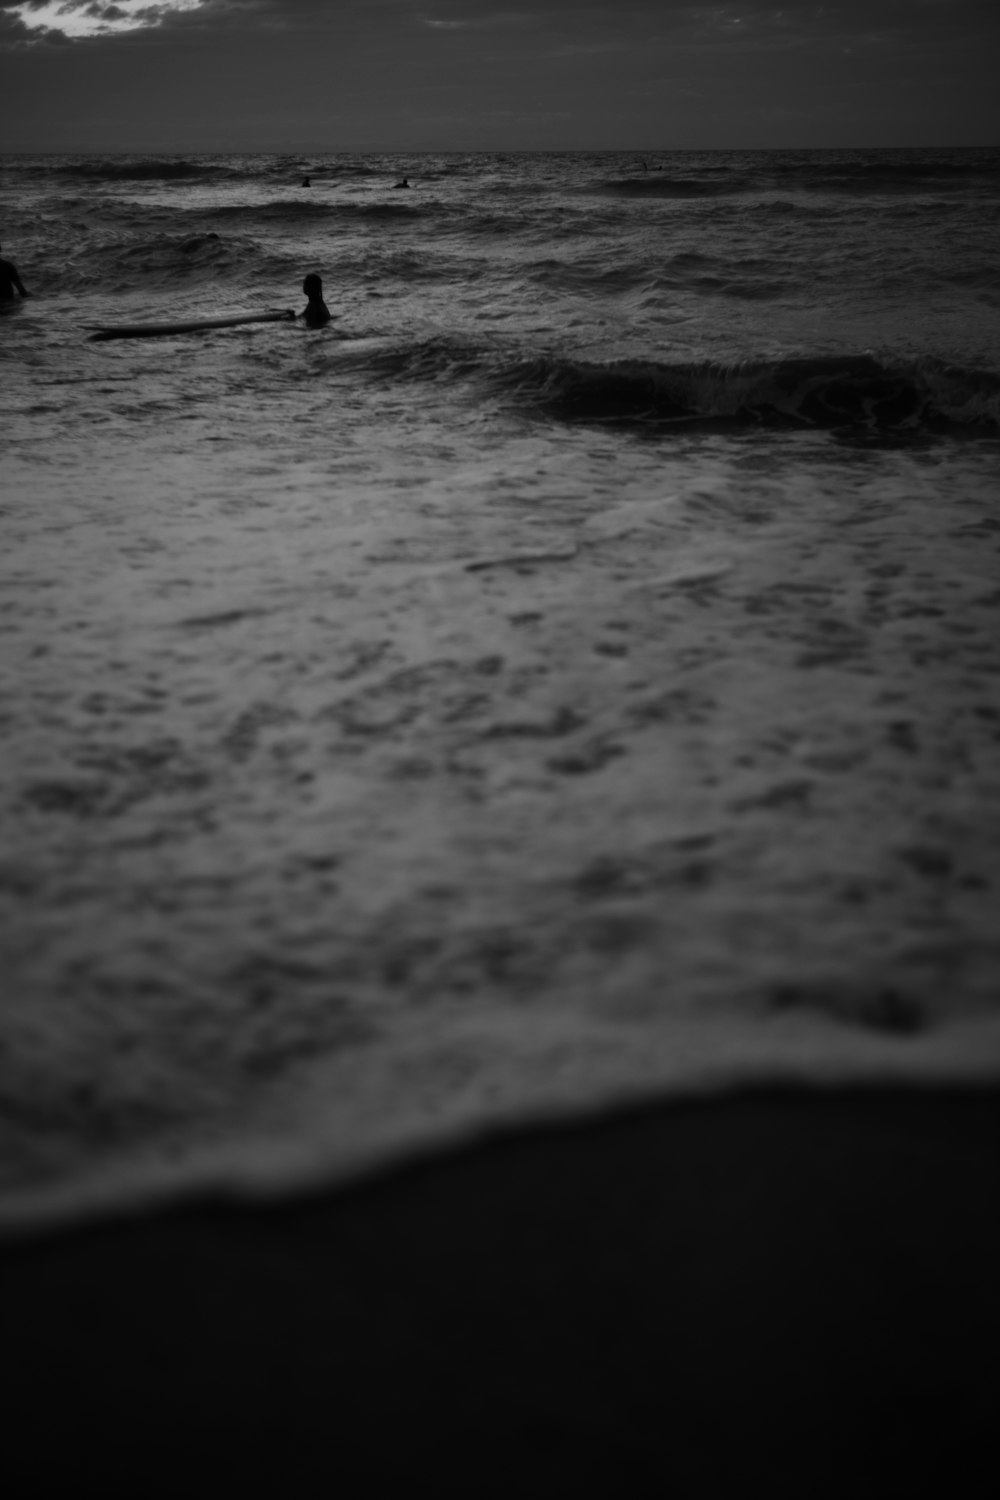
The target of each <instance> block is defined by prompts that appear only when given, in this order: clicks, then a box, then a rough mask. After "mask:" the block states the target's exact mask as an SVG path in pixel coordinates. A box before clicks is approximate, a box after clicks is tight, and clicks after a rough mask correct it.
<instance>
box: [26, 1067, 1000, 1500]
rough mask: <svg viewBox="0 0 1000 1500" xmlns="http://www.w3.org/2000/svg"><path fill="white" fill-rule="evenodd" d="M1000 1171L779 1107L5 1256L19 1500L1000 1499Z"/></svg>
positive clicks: (184, 1213) (989, 1099) (971, 1153)
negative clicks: (441, 1498) (247, 1498)
mask: <svg viewBox="0 0 1000 1500" xmlns="http://www.w3.org/2000/svg"><path fill="white" fill-rule="evenodd" d="M998 1169H1000V1091H998V1090H996V1089H992V1090H983V1089H978V1090H977V1089H967V1090H965V1091H957V1090H930V1089H905V1090H894V1091H892V1090H871V1091H867V1092H863V1091H855V1092H828V1093H816V1092H813V1093H804V1092H774V1091H770V1092H757V1093H744V1094H736V1095H732V1096H729V1097H728V1098H724V1099H719V1100H715V1101H713V1102H699V1103H675V1104H674V1105H663V1106H659V1107H655V1108H647V1109H643V1110H638V1111H633V1112H629V1113H623V1114H620V1115H618V1116H615V1117H610V1118H605V1119H604V1120H600V1121H599V1120H590V1121H588V1122H584V1123H582V1124H579V1125H576V1126H572V1127H565V1128H551V1129H547V1130H543V1131H533V1132H521V1133H512V1134H509V1135H506V1136H502V1137H500V1138H498V1139H497V1140H495V1141H494V1142H492V1143H489V1144H486V1145H481V1146H479V1147H475V1148H469V1149H466V1150H462V1151H457V1152H455V1153H453V1154H450V1155H443V1156H440V1157H438V1158H434V1159H430V1160H427V1161H425V1162H424V1163H422V1164H420V1165H417V1166H410V1167H408V1168H402V1169H397V1170H396V1171H394V1172H391V1173H387V1174H384V1175H382V1176H376V1177H374V1178H371V1179H369V1180H368V1181H366V1182H365V1183H363V1184H362V1185H360V1186H356V1187H353V1188H350V1189H346V1190H341V1191H339V1192H332V1191H328V1192H326V1193H323V1194H317V1195H315V1196H309V1197H302V1198H300V1199H298V1200H294V1201H286V1202H285V1203H284V1205H282V1206H271V1207H267V1208H263V1207H257V1208H254V1207H250V1206H247V1205H245V1204H244V1205H243V1206H240V1207H234V1206H224V1205H220V1204H210V1203H202V1204H200V1205H188V1206H186V1207H175V1208H173V1209H170V1210H166V1211H163V1212H158V1213H151V1214H147V1215H145V1216H135V1217H133V1218H131V1219H126V1220H120V1221H117V1222H114V1221H110V1222H104V1223H101V1224H100V1225H98V1226H96V1227H89V1228H81V1229H79V1230H78V1231H76V1232H74V1233H72V1234H63V1235H61V1236H59V1237H55V1238H39V1239H34V1240H30V1239H29V1240H22V1241H20V1242H14V1243H10V1244H8V1245H7V1246H6V1247H5V1248H4V1250H3V1252H2V1259H3V1277H2V1288H3V1291H2V1299H3V1301H2V1311H0V1323H2V1326H3V1329H4V1354H3V1360H4V1368H5V1371H6V1374H7V1377H8V1383H9V1387H10V1388H9V1390H8V1392H7V1394H6V1396H5V1397H4V1405H3V1410H4V1416H5V1423H4V1426H5V1434H6V1435H5V1442H4V1469H5V1471H6V1473H7V1474H8V1475H9V1474H10V1473H11V1470H12V1468H13V1469H14V1471H15V1472H16V1474H17V1478H18V1481H19V1482H18V1483H17V1484H16V1485H15V1487H14V1488H13V1489H8V1491H7V1493H9V1494H17V1495H26V1494H69V1493H95V1494H104V1495H111V1494H114V1495H118V1494H121V1495H125V1494H127V1495H130V1496H135V1495H149V1494H154V1493H155V1494H161V1493H162V1494H170V1495H179V1494H185V1493H188V1494H211V1493H214V1494H240V1493H245V1492H248V1491H249V1492H250V1493H257V1492H264V1491H266V1492H268V1493H270V1494H281V1495H305V1494H320V1493H327V1492H329V1493H346V1494H357V1495H373V1496H374V1495H396V1494H403V1493H410V1492H415V1491H416V1490H417V1489H418V1488H420V1489H423V1490H425V1491H426V1492H428V1493H432V1494H436V1495H442V1494H448V1495H452V1494H454V1495H463V1496H482V1495H490V1496H492V1495H498V1496H499V1495H503V1496H510V1495H526V1494H527V1495H540V1496H541V1495H545V1496H551V1495H570V1494H572V1495H578V1494H581V1493H586V1492H590V1493H598V1494H600V1493H603V1494H614V1493H618V1494H629V1495H638V1494H645V1493H654V1492H655V1493H664V1494H665V1493H673V1494H679V1495H683V1496H703V1495H736V1494H743V1493H746V1492H747V1491H748V1490H750V1489H751V1488H753V1487H760V1488H761V1489H762V1490H763V1487H764V1486H766V1490H767V1493H769V1494H771V1495H774V1494H782V1495H786V1494H787V1495H789V1496H791V1495H795V1496H797V1497H805V1496H810V1497H814V1496H819V1495H822V1496H826V1495H829V1496H831V1497H832V1496H837V1497H838V1500H839V1497H843V1496H848V1495H849V1496H851V1497H852V1500H853V1497H858V1496H872V1497H876V1496H877V1497H879V1500H882V1497H885V1496H897V1495H898V1496H906V1497H912V1496H915V1495H920V1494H934V1495H938V1496H944V1495H951V1496H958V1495H962V1496H965V1495H979V1494H983V1495H985V1494H987V1493H992V1492H995V1486H996V1485H997V1482H998V1474H997V1469H998V1459H997V1449H996V1444H995V1434H994V1428H995V1417H996V1411H997V1409H998V1407H997V1403H998V1397H1000V1358H998V1350H1000V1277H998V1276H997V1267H998V1266H1000V1192H998V1188H1000V1170H998ZM654 1486H655V1490H654Z"/></svg>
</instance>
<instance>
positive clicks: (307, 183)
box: [302, 177, 312, 187]
mask: <svg viewBox="0 0 1000 1500" xmlns="http://www.w3.org/2000/svg"><path fill="white" fill-rule="evenodd" d="M302 186H303V187H312V178H311V177H303V179H302Z"/></svg>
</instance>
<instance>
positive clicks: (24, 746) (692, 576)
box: [0, 152, 1000, 1222]
mask: <svg viewBox="0 0 1000 1500" xmlns="http://www.w3.org/2000/svg"><path fill="white" fill-rule="evenodd" d="M998 164H1000V158H998V156H997V153H985V152H982V153H971V152H963V153H958V152H949V153H934V154H927V153H924V154H914V153H909V154H908V153H882V154H877V153H872V154H868V155H865V154H859V153H854V154H836V153H801V154H798V155H795V156H792V155H785V154H778V153H757V154H754V153H747V154H737V153H728V154H726V153H718V154H704V155H687V154H685V155H677V156H672V157H671V156H667V155H664V156H662V157H659V158H656V159H652V158H651V159H648V161H647V168H648V170H645V171H644V170H643V169H642V164H641V163H639V162H637V160H636V159H635V158H632V157H621V156H574V157H546V156H537V157H503V158H492V157H429V158H405V159H404V158H396V159H386V158H370V159H361V158H343V157H330V158H326V159H313V160H311V161H308V162H305V161H302V162H295V161H292V160H290V159H287V158H285V159H282V158H260V157H257V158H232V157H229V158H199V159H195V160H192V161H187V162H181V163H177V162H164V161H162V160H160V161H155V160H154V161H150V160H149V159H141V160H127V159H126V160H123V159H109V158H104V159H99V160H75V159H68V158H33V159H26V158H5V159H4V160H3V174H2V182H3V186H4V189H5V196H6V209H5V223H4V247H5V253H6V254H7V255H8V256H10V257H11V258H13V259H15V260H16V261H17V263H18V265H19V267H20V270H21V274H22V277H23V279H24V281H25V282H26V284H27V285H28V287H29V288H30V289H32V290H34V291H37V292H38V294H39V295H38V296H37V299H32V300H30V301H28V302H27V303H25V304H24V305H23V306H18V307H16V308H14V309H8V311H7V312H6V313H5V314H4V316H3V318H2V320H0V340H2V342H0V350H2V356H0V357H2V359H3V364H4V372H5V377H6V378H5V381H4V384H5V391H6V393H7V394H6V397H5V406H6V429H5V445H4V455H3V526H4V543H5V544H4V556H3V564H2V566H3V574H4V589H3V605H2V607H3V622H2V629H3V633H4V651H3V654H2V662H0V671H2V674H3V675H2V704H3V707H2V712H3V722H4V741H5V761H4V763H5V770H6V773H7V774H6V778H5V780H6V785H7V797H6V799H5V808H4V828H3V845H2V850H3V852H2V855H0V903H2V908H3V911H4V917H5V923H4V926H5V931H6V934H7V935H6V938H5V948H6V954H5V968H6V972H7V974H8V976H9V979H10V984H9V990H8V1002H7V1008H6V1019H5V1030H4V1047H5V1050H4V1065H3V1085H2V1090H3V1092H2V1098H3V1107H4V1110H5V1114H6V1118H7V1121H8V1124H9V1131H8V1133H7V1145H6V1147H5V1150H4V1152H3V1156H2V1163H0V1165H2V1169H3V1172H4V1176H5V1178H6V1180H7V1182H8V1184H9V1189H10V1196H9V1199H8V1202H9V1204H10V1208H9V1210H8V1215H9V1217H10V1218H11V1221H12V1222H14V1221H17V1220H18V1216H19V1215H21V1216H24V1215H27V1216H28V1217H30V1216H31V1215H34V1214H37V1213H40V1212H48V1211H50V1210H52V1211H64V1210H65V1211H69V1210H70V1209H72V1210H74V1211H75V1210H76V1209H77V1208H79V1207H83V1208H86V1207H87V1206H93V1205H95V1204H97V1203H99V1202H101V1203H114V1202H119V1201H131V1200H133V1199H134V1198H135V1197H136V1195H139V1196H141V1195H142V1194H143V1193H144V1192H149V1191H154V1190H163V1189H164V1188H167V1189H168V1190H170V1191H177V1190H183V1189H184V1188H185V1187H190V1186H191V1185H193V1184H197V1183H204V1182H206V1181H210V1182H214V1183H218V1182H219V1181H226V1182H230V1183H232V1182H234V1181H236V1182H241V1183H242V1184H243V1185H244V1186H246V1185H247V1184H248V1183H251V1182H257V1183H258V1184H259V1183H266V1184H267V1185H268V1187H269V1188H273V1187H275V1186H278V1185H281V1184H282V1183H283V1182H286V1181H294V1180H297V1178H298V1176H299V1175H301V1174H302V1173H308V1172H313V1171H319V1172H344V1171H350V1170H355V1169H357V1168H358V1167H359V1166H364V1165H366V1164H368V1163H370V1162H371V1161H374V1160H377V1159H379V1158H380V1156H381V1155H382V1154H384V1153H385V1152H387V1151H390V1152H391V1151H398V1150H400V1149H406V1148H407V1147H408V1146H410V1145H413V1144H420V1143H422V1142H424V1141H430V1140H433V1139H436V1138H439V1137H440V1136H442V1135H447V1134H448V1133H449V1132H455V1131H459V1132H461V1131H467V1130H469V1129H472V1128H481V1127H482V1126H483V1125H484V1124H489V1123H490V1122H491V1121H497V1120H505V1119H516V1118H519V1117H521V1116H523V1115H524V1114H525V1113H532V1112H535V1113H537V1112H538V1111H540V1110H541V1111H545V1110H547V1109H551V1108H555V1109H559V1108H563V1107H573V1108H579V1107H585V1106H588V1105H591V1104H594V1103H599V1102H601V1101H603V1100H606V1099H610V1098H614V1097H618V1096H620V1095H621V1094H622V1093H628V1092H629V1091H630V1090H633V1089H642V1090H648V1089H655V1088H668V1089H671V1088H672V1089H675V1090H678V1089H684V1088H689V1087H707V1086H718V1085H720V1084H723V1083H727V1082H732V1081H739V1080H741V1079H749V1078H753V1077H761V1076H774V1075H775V1074H780V1075H783V1076H793V1077H797V1078H805V1079H812V1080H816V1081H821V1080H822V1079H823V1078H826V1077H844V1076H847V1077H857V1078H864V1077H869V1076H886V1075H888V1076H898V1077H904V1078H920V1077H926V1076H929V1075H932V1074H933V1075H938V1076H939V1075H941V1074H942V1073H943V1074H947V1075H948V1076H953V1075H956V1074H957V1075H964V1074H968V1073H970V1072H975V1071H977V1070H982V1069H985V1070H986V1071H988V1072H989V1071H992V1072H995V1069H996V1064H997V1061H998V1059H1000V1051H998V1049H997V1043H996V1024H995V1023H996V1018H995V994H996V977H997V946H996V941H995V938H994V937H993V931H992V912H993V907H994V903H995V891H996V882H997V879H998V877H1000V870H998V868H997V858H998V857H997V855H996V852H995V851H996V849H997V848H998V847H1000V838H998V835H1000V828H998V826H997V813H996V807H997V799H996V792H997V783H998V780H1000V761H998V749H997V746H998V739H1000V700H998V693H997V658H996V646H995V641H996V628H997V611H998V607H1000V577H998V573H1000V569H998V560H997V548H998V543H997V537H998V534H1000V516H998V513H997V505H996V498H995V497H996V492H997V485H996V481H997V456H998V432H1000V429H998V415H1000V396H998V392H1000V336H998V322H997V301H998V294H1000V282H998V278H997V273H996V269H995V268H996V265H997V253H996V252H997V248H998V244H997V240H998V224H1000V176H998ZM306 169H308V170H309V171H310V175H311V179H312V184H313V185H312V187H311V188H309V189H304V188H300V187H299V186H298V183H299V182H300V181H301V176H302V173H303V171H305V170H306ZM403 173H406V174H407V175H408V176H409V179H410V181H411V183H412V184H413V186H412V188H411V189H410V191H409V192H406V191H405V190H396V189H393V187H392V185H391V184H392V183H393V182H394V181H395V180H397V179H398V178H399V177H400V176H401V175H402V174H403ZM308 270H318V271H319V272H320V273H321V274H322V275H323V277H324V285H325V295H326V299H327V301H328V303H329V304H330V306H331V310H332V311H333V312H334V313H335V322H334V324H333V325H332V326H331V328H329V329H327V330H324V331H321V332H317V333H311V332H308V331H306V330H304V329H303V328H301V327H286V326H283V325H280V324H279V325H256V326H248V327H245V328H237V329H230V330H226V331H224V332H217V333H213V334H211V335H206V336H202V337H191V336H186V337H173V338H165V339H164V338H160V339H155V340H139V341H131V340H130V341H122V342H111V343H101V344H94V343H91V342H88V339H87V329H88V327H90V326H92V325H96V324H101V323H106V322H129V323H130V322H135V321H141V320H156V321H160V320H163V319H165V318H168V317H169V318H175V317H176V318H178V319H183V318H189V317H194V316H212V315H216V314H219V313H222V312H231V311H232V312H239V311H248V312H253V311H259V310H261V309H262V308H263V309H266V308H272V307H282V306H285V305H294V306H300V305H301V300H302V299H301V297H300V295H299V293H298V290H297V289H298V285H299V283H300V281H301V277H302V275H303V274H304V273H305V272H306V271H308ZM156 1184H158V1185H159V1186H158V1187H157V1186H155V1185H156ZM59 1204H62V1205H63V1210H59V1209H58V1208H55V1209H53V1205H59Z"/></svg>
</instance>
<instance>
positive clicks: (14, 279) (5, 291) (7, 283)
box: [0, 245, 31, 302]
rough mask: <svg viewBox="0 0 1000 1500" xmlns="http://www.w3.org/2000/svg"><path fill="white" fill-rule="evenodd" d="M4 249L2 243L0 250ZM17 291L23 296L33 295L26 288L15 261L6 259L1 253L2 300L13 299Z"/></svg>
mask: <svg viewBox="0 0 1000 1500" xmlns="http://www.w3.org/2000/svg"><path fill="white" fill-rule="evenodd" d="M2 249H3V246H2V245H0V250H2ZM15 291H18V292H20V294H21V296H22V297H30V296H31V293H30V292H26V291H25V290H24V286H23V285H22V282H21V278H20V276H19V275H18V274H17V267H16V266H15V265H14V263H13V261H9V260H4V258H3V256H2V255H0V302H10V301H12V300H13V297H14V292H15Z"/></svg>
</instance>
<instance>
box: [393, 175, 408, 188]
mask: <svg viewBox="0 0 1000 1500" xmlns="http://www.w3.org/2000/svg"><path fill="white" fill-rule="evenodd" d="M409 185H410V179H409V178H408V177H401V178H400V179H399V181H398V182H394V183H393V187H394V188H401V187H405V188H408V187H409Z"/></svg>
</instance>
